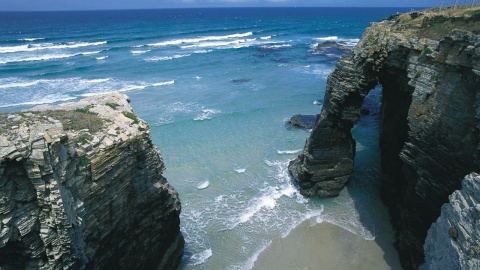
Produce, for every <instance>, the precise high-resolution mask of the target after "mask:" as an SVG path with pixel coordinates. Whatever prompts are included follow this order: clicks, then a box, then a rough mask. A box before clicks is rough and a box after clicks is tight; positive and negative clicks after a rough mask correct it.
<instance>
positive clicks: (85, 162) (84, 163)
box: [80, 156, 90, 167]
mask: <svg viewBox="0 0 480 270" xmlns="http://www.w3.org/2000/svg"><path fill="white" fill-rule="evenodd" d="M80 164H82V166H83V167H87V165H88V164H90V160H89V159H88V157H87V156H81V157H80Z"/></svg>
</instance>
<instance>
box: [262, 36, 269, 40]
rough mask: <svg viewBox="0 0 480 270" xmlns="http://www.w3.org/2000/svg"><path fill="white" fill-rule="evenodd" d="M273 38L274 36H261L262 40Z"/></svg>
mask: <svg viewBox="0 0 480 270" xmlns="http://www.w3.org/2000/svg"><path fill="white" fill-rule="evenodd" d="M271 38H272V36H265V37H260V39H262V40H268V39H271Z"/></svg>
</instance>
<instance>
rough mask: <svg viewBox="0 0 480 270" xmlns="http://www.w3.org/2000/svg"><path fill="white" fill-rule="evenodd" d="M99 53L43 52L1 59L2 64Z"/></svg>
mask: <svg viewBox="0 0 480 270" xmlns="http://www.w3.org/2000/svg"><path fill="white" fill-rule="evenodd" d="M97 53H100V51H95V52H81V53H73V54H42V55H38V56H32V57H27V58H18V57H16V58H15V57H13V58H7V59H6V60H3V61H0V64H8V63H19V62H33V61H48V60H57V59H64V58H70V57H74V56H78V55H91V54H97Z"/></svg>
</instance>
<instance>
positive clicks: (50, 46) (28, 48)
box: [0, 41, 107, 53]
mask: <svg viewBox="0 0 480 270" xmlns="http://www.w3.org/2000/svg"><path fill="white" fill-rule="evenodd" d="M106 43H107V41H99V42H69V43H66V44H54V43H41V44H27V45H17V46H5V47H0V53H17V52H32V51H39V50H58V49H75V48H80V47H89V46H99V45H103V44H106Z"/></svg>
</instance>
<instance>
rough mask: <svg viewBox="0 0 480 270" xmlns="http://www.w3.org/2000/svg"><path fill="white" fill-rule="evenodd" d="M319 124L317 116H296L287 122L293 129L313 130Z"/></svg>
mask: <svg viewBox="0 0 480 270" xmlns="http://www.w3.org/2000/svg"><path fill="white" fill-rule="evenodd" d="M316 122H317V115H303V114H296V115H294V116H292V118H290V120H288V121H287V125H288V126H290V127H293V128H303V129H312V128H313V127H314V126H315V123H316Z"/></svg>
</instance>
